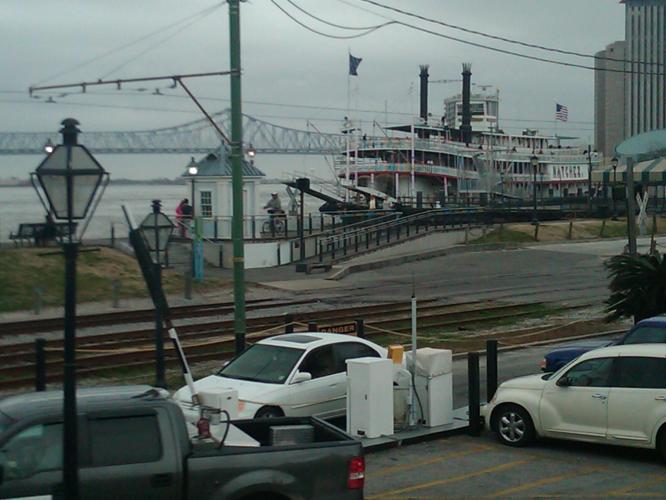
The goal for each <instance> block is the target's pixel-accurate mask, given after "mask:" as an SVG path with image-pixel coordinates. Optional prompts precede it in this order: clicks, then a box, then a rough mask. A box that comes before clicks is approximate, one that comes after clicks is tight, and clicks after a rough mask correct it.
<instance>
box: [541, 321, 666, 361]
mask: <svg viewBox="0 0 666 500" xmlns="http://www.w3.org/2000/svg"><path fill="white" fill-rule="evenodd" d="M664 343H666V316H654V317H652V318H647V319H644V320H642V321H639V322H638V323H636V324H635V325H634V326H633V328H632V329H631V330H629V331H628V332H627V333H625V334H624V336H622V337H621V338H620V339H619V340H608V339H604V340H593V339H588V340H584V341H581V342H576V343H575V344H569V345H564V346H561V347H558V348H557V349H554V350H552V351H550V352H549V353H548V354H546V356H545V357H544V358H543V360H542V361H541V369H542V370H543V371H545V372H554V371H557V370H559V369H560V368H562V367H563V366H564V365H566V364H567V363H568V362H569V361H571V360H572V359H576V358H577V357H578V356H580V355H581V354H583V353H585V352H588V351H591V350H593V349H599V348H600V347H608V346H611V345H630V344H664Z"/></svg>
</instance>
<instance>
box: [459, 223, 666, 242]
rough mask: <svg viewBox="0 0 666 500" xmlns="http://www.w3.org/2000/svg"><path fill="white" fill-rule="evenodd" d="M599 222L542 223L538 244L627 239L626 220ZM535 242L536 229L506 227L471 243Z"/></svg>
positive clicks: (661, 228) (662, 226)
mask: <svg viewBox="0 0 666 500" xmlns="http://www.w3.org/2000/svg"><path fill="white" fill-rule="evenodd" d="M656 222H657V227H656V233H657V234H664V232H665V231H666V219H664V218H661V217H658V218H657V220H656ZM602 224H603V223H602V221H601V220H598V219H592V220H590V219H581V220H574V221H573V225H572V226H570V223H569V222H568V221H553V222H542V223H540V224H539V233H538V239H539V241H564V240H585V239H594V238H623V237H626V236H627V221H626V219H620V220H616V221H614V220H610V219H607V220H606V223H605V225H603V232H602ZM652 225H653V221H652V219H651V218H650V219H649V220H648V223H647V230H648V234H651V233H652ZM530 241H534V226H533V225H532V224H529V223H516V224H504V226H503V227H502V228H501V229H500V227H499V226H494V228H493V230H492V231H489V232H488V233H486V235H485V236H482V237H480V238H476V239H474V240H471V241H470V243H478V244H481V243H524V242H530Z"/></svg>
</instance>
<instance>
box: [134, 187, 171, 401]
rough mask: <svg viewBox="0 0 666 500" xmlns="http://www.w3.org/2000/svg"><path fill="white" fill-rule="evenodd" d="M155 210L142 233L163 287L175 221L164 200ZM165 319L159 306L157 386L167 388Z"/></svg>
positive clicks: (156, 353) (160, 285)
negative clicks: (163, 259) (164, 264)
mask: <svg viewBox="0 0 666 500" xmlns="http://www.w3.org/2000/svg"><path fill="white" fill-rule="evenodd" d="M152 208H153V212H152V213H151V214H148V215H147V216H146V218H145V219H143V222H142V223H141V226H140V227H141V233H142V235H143V238H144V240H146V244H147V246H148V249H149V250H150V251H151V252H155V259H154V267H155V278H156V280H157V286H158V287H160V288H161V287H162V264H161V262H160V252H162V253H164V252H166V249H167V247H168V246H169V239H170V238H171V235H172V234H173V228H174V226H173V222H171V220H170V219H169V217H167V216H166V215H165V214H163V213H162V202H161V201H160V200H153V204H152ZM162 326H163V320H162V314H161V312H160V309H159V308H157V307H156V308H155V386H156V387H163V388H164V389H166V387H167V384H166V377H165V376H164V332H163V329H162Z"/></svg>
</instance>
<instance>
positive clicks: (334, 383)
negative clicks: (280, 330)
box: [174, 332, 386, 420]
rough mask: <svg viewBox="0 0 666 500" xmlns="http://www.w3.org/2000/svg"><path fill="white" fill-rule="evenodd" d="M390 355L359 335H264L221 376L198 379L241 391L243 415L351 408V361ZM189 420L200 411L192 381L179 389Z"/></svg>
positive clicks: (338, 412)
mask: <svg viewBox="0 0 666 500" xmlns="http://www.w3.org/2000/svg"><path fill="white" fill-rule="evenodd" d="M362 357H386V349H384V348H383V347H381V346H379V345H377V344H375V343H373V342H370V341H368V340H365V339H361V338H358V337H352V336H349V335H339V334H334V333H319V332H309V333H291V334H286V335H278V336H276V337H271V338H268V339H265V340H261V341H259V342H257V343H256V344H254V345H252V346H251V347H249V348H248V349H246V350H245V351H244V352H243V353H242V354H241V355H240V356H238V357H236V358H235V359H233V360H232V361H231V362H230V363H228V364H227V365H226V366H224V367H223V368H222V369H221V370H220V371H218V372H217V373H216V374H215V375H210V376H208V377H205V378H203V379H201V380H198V381H196V382H195V383H194V386H195V388H196V389H197V390H198V391H200V390H205V389H212V388H230V389H236V390H237V391H238V415H239V417H240V418H253V417H281V416H288V417H291V416H294V417H296V416H317V417H320V418H333V417H338V416H342V415H344V414H345V410H346V396H347V379H346V364H345V361H346V360H348V359H353V358H362ZM174 399H176V400H177V401H178V402H179V404H180V405H181V407H182V408H183V411H184V412H185V414H186V416H187V417H188V419H189V420H196V419H197V418H198V416H199V411H198V407H193V406H192V401H191V393H190V390H189V389H188V388H187V386H185V387H182V388H181V389H179V390H178V391H177V392H176V393H175V394H174Z"/></svg>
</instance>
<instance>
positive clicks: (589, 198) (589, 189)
mask: <svg viewBox="0 0 666 500" xmlns="http://www.w3.org/2000/svg"><path fill="white" fill-rule="evenodd" d="M587 212H588V213H587V215H588V217H590V216H591V215H592V145H591V144H590V145H588V146H587Z"/></svg>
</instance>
